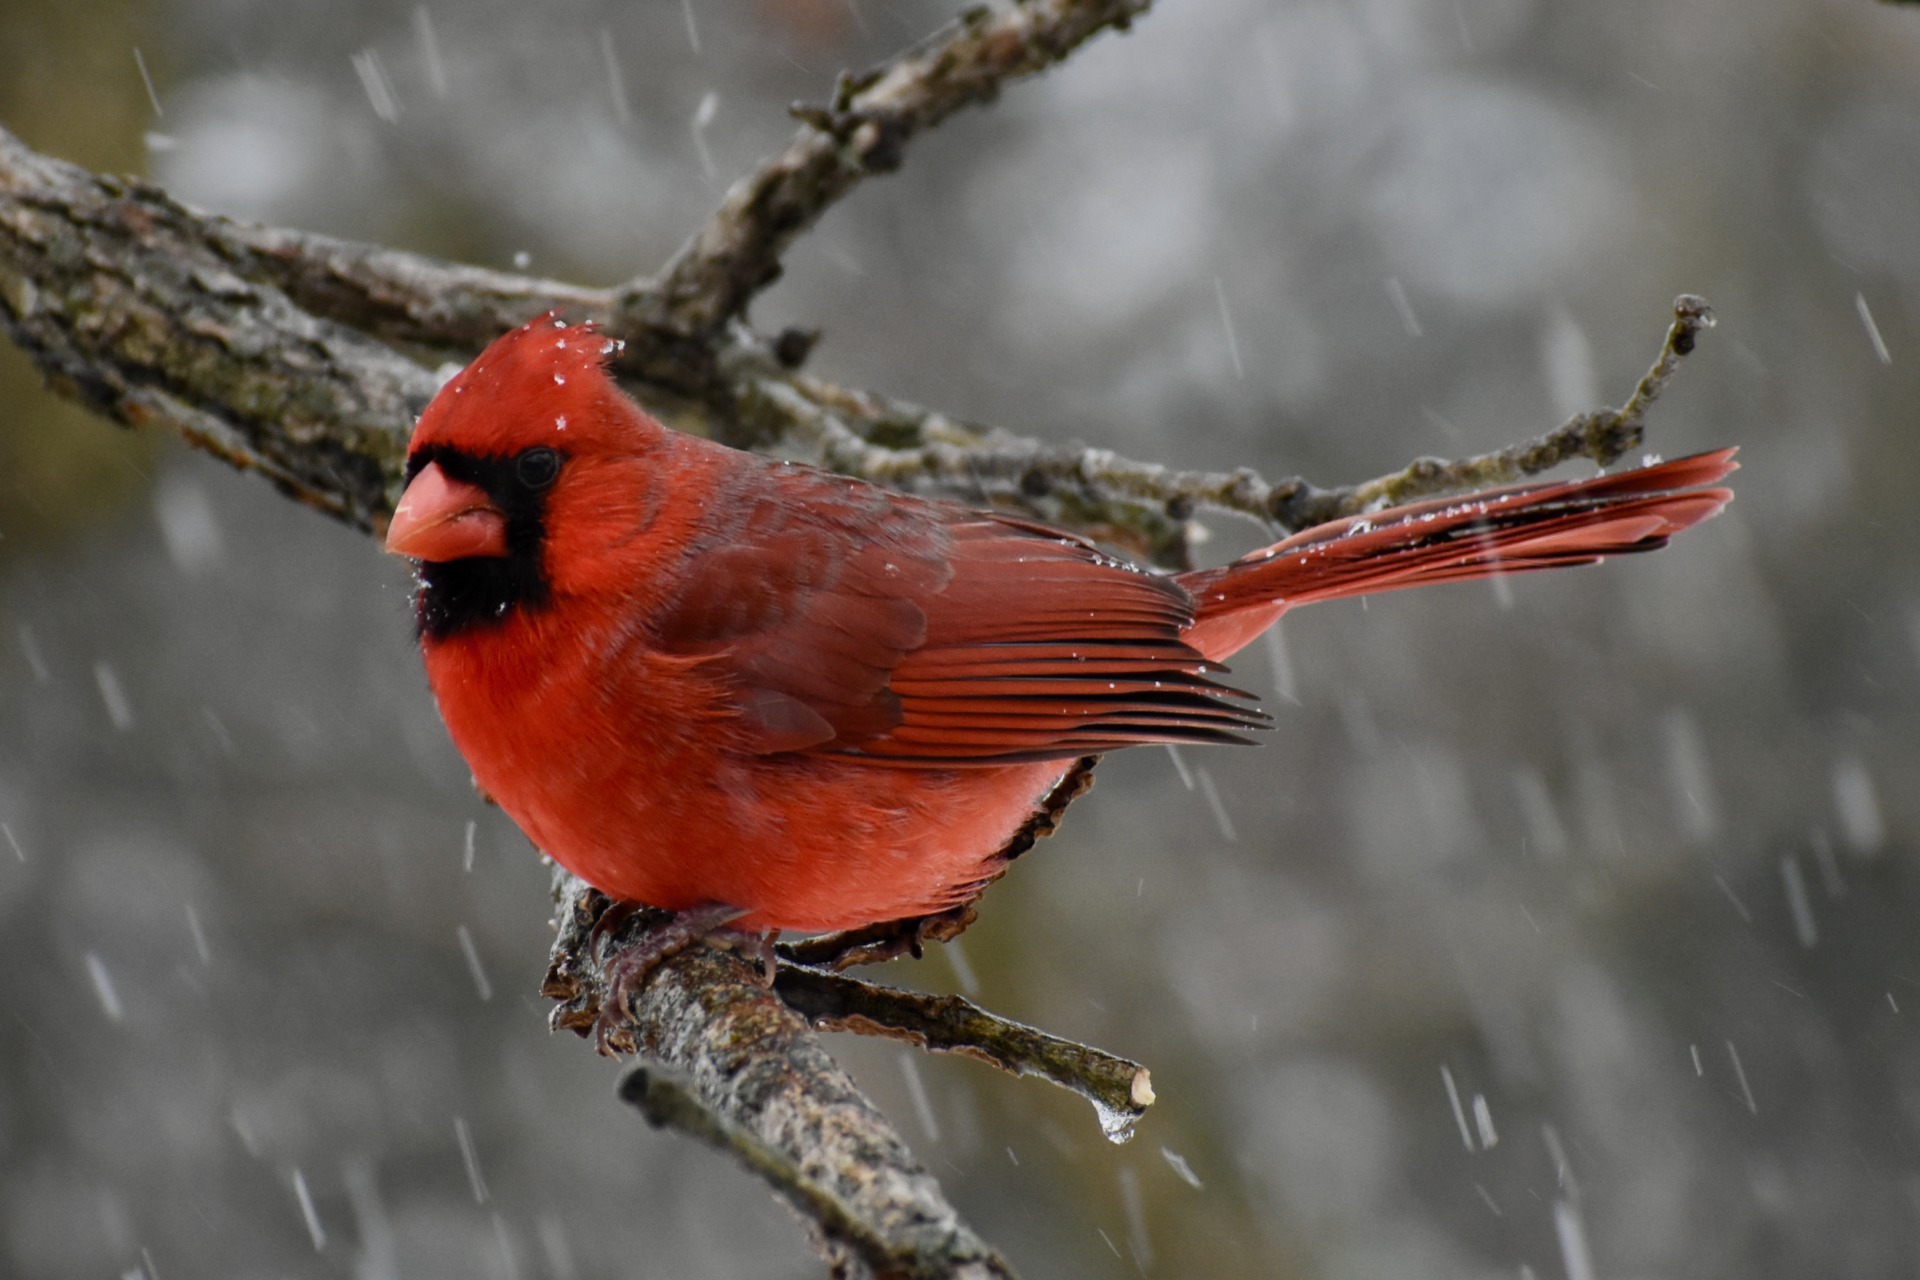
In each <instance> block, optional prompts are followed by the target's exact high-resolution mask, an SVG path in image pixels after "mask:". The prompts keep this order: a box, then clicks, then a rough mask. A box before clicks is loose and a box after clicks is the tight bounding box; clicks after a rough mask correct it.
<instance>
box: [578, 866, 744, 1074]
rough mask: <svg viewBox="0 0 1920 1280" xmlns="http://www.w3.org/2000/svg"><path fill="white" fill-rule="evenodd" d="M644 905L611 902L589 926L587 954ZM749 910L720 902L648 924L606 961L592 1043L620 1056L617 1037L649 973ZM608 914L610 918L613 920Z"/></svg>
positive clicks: (611, 1055) (601, 1049) (630, 1038)
mask: <svg viewBox="0 0 1920 1280" xmlns="http://www.w3.org/2000/svg"><path fill="white" fill-rule="evenodd" d="M641 909H642V908H641V907H640V905H639V904H638V903H632V902H615V903H612V904H610V905H609V906H608V907H607V909H606V910H605V911H604V912H602V913H601V915H600V918H599V919H598V920H596V921H595V922H594V925H593V928H592V929H591V930H589V931H588V934H587V954H589V955H592V954H594V948H595V947H596V946H597V945H598V943H599V940H600V938H602V937H605V936H610V935H612V934H613V933H615V932H617V931H618V930H619V929H620V927H621V926H622V925H624V924H625V923H626V922H627V921H628V920H629V919H631V918H632V917H633V915H634V913H635V912H636V911H639V910H641ZM745 914H746V912H745V911H744V910H742V909H741V908H739V907H729V906H726V905H725V904H723V903H718V902H710V903H707V904H706V905H704V906H699V907H691V908H689V909H687V910H685V911H677V912H675V913H673V914H672V915H670V916H668V917H666V918H665V919H664V920H661V921H660V922H659V923H657V924H655V925H652V926H651V927H649V928H648V929H647V930H646V931H645V932H643V933H642V934H641V935H640V936H639V937H637V938H635V939H634V940H633V941H632V942H630V943H628V944H627V945H626V947H625V948H624V949H622V950H619V951H616V952H615V953H614V954H613V955H612V956H611V957H609V958H608V960H607V964H606V982H605V986H606V994H605V995H604V996H603V997H602V998H601V1000H600V1014H599V1016H598V1017H596V1018H595V1019H594V1021H593V1044H594V1048H595V1049H596V1050H598V1051H599V1052H600V1053H602V1054H604V1055H605V1056H607V1057H609V1058H611V1057H615V1056H617V1054H618V1052H619V1050H618V1048H617V1047H616V1046H615V1044H614V1042H613V1037H614V1036H615V1035H616V1034H617V1033H620V1032H621V1026H622V1024H623V1023H625V1022H626V1021H627V1019H628V1018H629V1017H631V1016H632V1015H631V1010H630V1008H629V1005H628V1002H629V1001H630V1000H632V998H633V997H634V995H635V994H636V993H638V992H639V990H640V988H641V987H643V986H645V985H646V981H647V978H648V977H649V976H650V975H651V974H652V973H653V971H654V970H655V969H658V968H659V967H660V965H661V962H662V961H664V960H666V959H667V958H669V957H670V956H675V955H678V954H679V953H680V952H682V951H685V950H686V949H687V948H688V947H690V946H692V945H693V944H694V943H696V942H699V941H701V940H702V939H704V938H706V937H707V935H709V934H711V933H713V932H715V931H716V930H719V929H722V928H723V927H724V926H725V925H726V924H727V923H728V922H729V921H732V920H738V919H739V918H740V917H741V916H743V915H745ZM609 918H611V920H612V923H610V924H609V923H608V921H609ZM624 1038H626V1039H627V1041H628V1045H629V1048H630V1047H631V1042H632V1037H631V1036H630V1035H627V1036H625V1037H624Z"/></svg>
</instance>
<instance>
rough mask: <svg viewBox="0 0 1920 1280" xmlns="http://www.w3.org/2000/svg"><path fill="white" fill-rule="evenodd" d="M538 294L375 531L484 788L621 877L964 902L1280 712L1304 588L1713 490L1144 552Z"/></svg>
mask: <svg viewBox="0 0 1920 1280" xmlns="http://www.w3.org/2000/svg"><path fill="white" fill-rule="evenodd" d="M613 349H614V344H612V343H611V342H609V340H607V339H606V338H604V337H602V336H601V335H600V334H598V333H597V332H596V331H595V330H594V329H593V328H592V327H591V326H583V325H575V326H569V325H567V324H566V323H564V322H563V321H561V320H559V319H557V318H555V317H554V316H552V315H548V316H545V317H542V318H540V319H538V320H536V321H534V322H532V323H530V324H528V325H526V326H525V327H523V328H520V329H518V330H515V331H514V332H512V333H509V334H507V335H506V336H504V337H502V338H501V339H499V340H498V341H497V342H495V343H494V344H493V345H492V346H490V347H489V348H487V350H486V351H485V352H483V353H482V354H481V355H480V357H479V358H478V359H477V360H475V361H474V362H473V363H472V364H470V365H469V366H467V368H466V369H465V370H464V371H463V372H461V373H460V374H459V375H458V376H456V377H455V378H454V379H453V380H452V381H451V382H449V383H448V384H447V385H446V386H445V387H444V388H443V389H442V390H441V391H440V393H439V394H438V395H437V396H436V397H435V398H434V400H433V402H432V403H431V404H430V405H428V406H427V409H426V412H424V413H423V414H421V416H420V422H419V425H418V427H417V428H416V429H415V431H414V434H413V441H412V445H411V447H410V450H409V452H408V456H407V470H406V474H407V485H406V490H405V492H404V494H403V495H402V497H401V499H400V502H399V505H398V508H397V509H396V510H395V512H394V514H393V519H392V523H391V525H390V526H389V528H388V531H387V538H386V546H387V550H389V551H391V552H394V553H395V554H398V555H402V556H409V557H412V558H414V559H416V560H418V561H420V562H421V565H420V574H419V577H420V591H419V595H418V599H417V606H416V607H417V618H418V625H419V632H420V644H421V648H422V650H423V652H424V655H425V660H426V669H427V677H428V680H429V682H430V683H431V685H432V687H433V692H434V694H435V696H436V697H437V699H438V701H439V705H440V712H441V715H442V716H443V717H444V718H445V720H446V724H447V728H448V730H449V732H451V734H452V735H453V740H454V742H455V743H456V744H457V745H458V746H459V748H460V750H461V752H462V753H463V754H464V755H465V756H466V759H467V762H468V764H469V765H470V766H471V767H472V769H473V774H474V777H475V779H476V781H477V782H478V784H479V785H480V786H481V788H483V789H484V790H485V791H486V793H487V794H488V795H490V796H491V797H492V798H493V799H494V800H495V801H497V802H498V803H499V804H500V806H501V807H502V808H503V809H505V810H506V811H507V813H508V814H510V815H511V816H512V817H513V819H514V821H516V822H517V823H519V824H520V827H521V829H522V830H523V831H525V832H526V834H527V835H528V836H529V837H530V838H531V839H532V840H533V842H534V843H535V844H536V845H538V846H539V847H540V848H541V849H543V850H545V851H546V852H547V853H548V854H549V855H550V856H552V857H553V858H554V859H555V860H557V861H558V862H560V863H561V864H562V865H564V866H566V867H567V868H568V869H570V870H571V871H573V872H574V873H575V874H577V875H579V876H580V877H581V878H582V879H584V880H586V881H587V882H588V883H589V884H592V885H594V886H595V887H597V888H599V889H600V890H602V891H603V892H605V893H606V894H608V895H609V896H610V897H612V898H614V899H617V900H626V901H634V902H640V903H646V904H649V905H652V906H655V907H662V908H666V909H668V910H671V911H676V912H683V913H689V914H690V916H691V917H692V918H695V919H697V920H699V921H700V922H701V927H703V928H704V927H706V926H708V925H712V924H717V923H720V922H729V923H730V924H731V926H732V927H733V928H734V929H736V930H741V931H754V932H761V931H770V930H779V929H793V930H802V931H821V930H834V929H846V928H853V927H856V926H862V925H867V924H872V923H876V922H882V921H892V920H896V919H903V918H910V917H916V916H926V915H929V914H931V913H936V912H940V911H943V910H946V909H949V908H952V907H955V906H957V905H960V904H963V903H966V902H968V901H970V900H971V899H972V898H973V897H974V896H975V895H977V893H978V892H979V890H980V888H981V887H982V886H983V885H984V884H985V883H987V882H988V881H990V880H991V879H993V878H994V876H995V875H996V874H997V873H998V871H999V869H1000V867H1001V866H1002V865H1003V864H1004V855H1005V853H1006V852H1007V851H1008V850H1009V848H1010V846H1014V847H1015V851H1017V847H1021V846H1015V842H1016V840H1018V839H1019V838H1020V837H1021V836H1022V833H1023V831H1024V829H1025V828H1027V827H1028V825H1029V824H1031V823H1033V822H1034V821H1035V820H1036V819H1037V818H1038V817H1040V816H1041V815H1042V814H1043V813H1048V814H1050V812H1051V810H1050V809H1049V803H1050V801H1051V803H1052V805H1054V806H1057V805H1058V804H1060V803H1063V802H1064V799H1063V796H1062V795H1061V794H1059V793H1058V792H1057V789H1060V788H1062V786H1063V783H1065V782H1067V781H1068V780H1069V778H1070V777H1071V778H1074V779H1077V778H1078V777H1079V776H1080V774H1081V773H1082V772H1083V771H1084V769H1085V768H1088V767H1091V766H1090V763H1083V762H1086V761H1087V760H1088V758H1089V757H1093V756H1097V755H1098V754H1099V753H1101V752H1104V751H1110V750H1113V749H1114V748H1117V747H1128V746H1135V745H1138V744H1142V743H1182V744H1184V743H1213V742H1221V743H1230V742H1244V741H1247V739H1246V738H1245V736H1244V734H1245V731H1247V730H1251V729H1258V728H1261V727H1263V726H1264V725H1265V722H1266V717H1265V716H1263V715H1262V714H1261V713H1260V712H1259V711H1258V710H1257V709H1256V708H1255V706H1254V704H1253V702H1252V700H1251V699H1250V698H1249V697H1248V695H1245V694H1242V693H1240V692H1238V691H1237V690H1234V689H1232V688H1229V687H1228V686H1226V685H1224V684H1221V683H1219V682H1218V680H1216V679H1215V676H1216V675H1217V674H1219V673H1220V672H1221V671H1222V670H1223V669H1222V668H1221V667H1219V665H1218V664H1219V663H1220V662H1221V661H1222V660H1223V659H1225V658H1227V657H1228V656H1229V655H1231V654H1233V653H1234V652H1235V651H1237V650H1238V649H1240V648H1241V647H1242V646H1244V645H1246V644H1247V643H1248V642H1249V641H1251V640H1252V639H1253V638H1254V637H1256V636H1258V635H1259V634H1260V633H1261V632H1262V631H1264V630H1266V629H1267V628H1268V627H1269V626H1272V625H1273V623H1274V622H1275V620H1277V619H1278V618H1279V617H1280V615H1281V614H1282V613H1284V612H1285V611H1286V610H1287V609H1289V608H1291V607H1293V606H1294V605H1298V604H1305V603H1308V602H1310V601H1316V600H1330V599H1336V598H1339V597H1342V596H1353V595H1361V594H1365V593H1370V592H1379V591H1391V590H1396V589H1398V588H1401V587H1411V586H1417V585H1421V584H1425V583H1434V582H1460V581H1465V580H1468V579H1473V578H1481V577H1485V576H1488V575H1490V574H1495V573H1513V572H1517V571H1520V570H1525V569H1543V568H1551V567H1555V566H1559V565H1574V564H1591V563H1593V562H1595V561H1597V560H1599V559H1600V558H1601V557H1603V556H1608V555H1617V554H1622V553H1625V552H1629V551H1647V550H1651V549H1654V548H1656V547H1660V546H1663V545H1664V544H1665V543H1666V541H1667V539H1668V538H1669V537H1671V536H1672V535H1673V534H1675V533H1677V532H1679V531H1680V530H1682V529H1685V528H1688V527H1689V526H1691V525H1694V524H1698V523H1699V522H1700V521H1702V520H1705V519H1707V518H1708V517H1710V516H1712V515H1714V514H1715V513H1717V512H1718V511H1719V510H1720V509H1721V507H1723V506H1724V505H1725V504H1726V503H1727V501H1728V500H1729V499H1730V498H1731V497H1732V494H1731V492H1730V491H1728V490H1727V489H1724V488H1713V487H1701V486H1711V485H1713V484H1714V482H1716V481H1718V480H1720V479H1721V478H1722V477H1724V476H1725V475H1727V474H1728V473H1729V472H1731V471H1732V470H1733V469H1734V463H1733V460H1732V457H1733V452H1734V451H1733V450H1732V449H1723V450H1719V451H1717V452H1714V453H1704V454H1698V455H1695V456H1693V457H1688V458H1681V459H1678V460H1675V461H1672V462H1666V463H1661V464H1658V465H1652V466H1646V467H1643V468H1640V469H1638V470H1629V471H1623V472H1619V473H1617V474H1612V475H1603V476H1600V477H1597V478H1594V479H1589V480H1576V481H1572V482H1567V483H1559V484H1536V485H1523V486H1514V487H1511V488H1504V489H1494V490H1488V491H1485V492H1481V493H1477V494H1473V495H1471V496H1468V497H1464V498H1455V499H1446V500H1441V501H1433V502H1423V503H1419V504H1417V505H1412V506H1405V507H1398V508H1394V509H1391V510H1386V511H1381V512H1377V513H1375V514H1371V515H1366V516H1361V517H1357V518H1354V519H1346V520H1336V521H1333V522H1330V523H1327V524H1323V525H1319V526H1317V527H1315V528H1312V529H1308V530H1307V531H1305V532H1304V533H1299V534H1296V535H1294V536H1293V537H1290V538H1287V539H1286V540H1285V541H1282V542H1279V543H1276V544H1275V545H1273V546H1271V547H1268V548H1266V549H1265V550H1262V551H1256V552H1254V553H1252V554H1251V555H1247V556H1244V557H1242V558H1241V559H1239V560H1236V561H1234V562H1233V563H1232V564H1228V565H1225V566H1222V567H1220V568H1215V569H1200V570H1195V571H1193V572H1190V573H1180V574H1174V575H1171V576H1168V575H1162V574H1156V573H1151V572H1148V571H1146V570H1143V569H1140V568H1137V567H1135V566H1133V565H1131V564H1128V563H1126V562H1124V561H1122V560H1119V559H1116V558H1114V557H1113V556H1111V555H1109V554H1107V553H1105V552H1103V551H1101V550H1099V549H1098V548H1096V547H1095V546H1093V545H1092V544H1091V543H1088V542H1086V541H1084V540H1082V539H1081V538H1078V537H1076V536H1074V535H1073V534H1070V533H1063V532H1061V531H1059V530H1057V529H1052V528H1048V527H1046V526H1045V525H1041V524H1037V523H1034V522H1033V521H1030V520H1026V519H1022V518H1020V517H1018V516H1014V515H1009V514H1007V513H1004V512H996V511H979V510H973V509H970V508H967V507H965V506H961V505H958V504H956V503H951V502H943V501H936V500H929V499H924V498H917V497H909V496H904V495H902V494H899V493H895V492H892V491H889V490H886V489H881V488H878V487H876V486H874V485H871V484H866V483H863V482H861V481H858V480H852V479H847V478H845V477H842V476H838V475H833V474H830V473H827V472H824V471H819V470H815V469H813V468H810V467H806V466H801V465H797V464H794V463H790V462H780V461H776V460H773V459H770V458H764V457H760V456H757V455H754V454H750V453H743V452H740V451H738V450H735V449H730V448H727V447H725V446H723V445H719V444H715V443H712V442H710V441H707V440H702V439H698V438H696V437H693V436H688V435H684V434H681V433H678V432H674V431H670V430H668V429H667V428H665V427H663V426H661V425H660V424H659V423H658V422H656V421H654V420H653V419H652V418H651V417H649V416H648V415H647V414H646V413H645V412H643V411H642V410H641V409H640V407H639V406H638V405H636V404H635V403H634V402H633V401H632V400H631V399H629V398H628V397H627V396H626V395H625V394H624V393H623V392H621V391H620V389H619V388H618V387H617V386H616V385H615V384H614V382H613V380H612V379H611V378H610V377H609V376H608V374H607V373H606V372H605V369H604V368H603V363H604V361H605V359H606V358H607V356H608V355H609V354H610V353H611V351H612V350H613Z"/></svg>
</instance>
